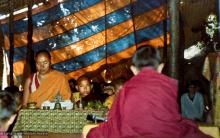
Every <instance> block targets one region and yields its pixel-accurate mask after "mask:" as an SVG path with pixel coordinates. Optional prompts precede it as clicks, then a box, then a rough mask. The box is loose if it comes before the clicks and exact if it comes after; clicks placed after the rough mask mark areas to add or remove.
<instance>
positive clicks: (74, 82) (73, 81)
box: [68, 79, 76, 85]
mask: <svg viewBox="0 0 220 138" xmlns="http://www.w3.org/2000/svg"><path fill="white" fill-rule="evenodd" d="M68 82H69V83H73V84H74V85H76V80H75V79H69V81H68Z"/></svg>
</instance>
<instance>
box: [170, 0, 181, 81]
mask: <svg viewBox="0 0 220 138" xmlns="http://www.w3.org/2000/svg"><path fill="white" fill-rule="evenodd" d="M168 9H169V15H170V20H171V22H170V35H171V38H170V39H171V40H170V47H169V49H168V56H169V57H168V58H169V75H170V76H171V77H173V78H177V76H178V73H177V69H178V67H177V64H178V63H177V60H178V58H177V56H178V49H179V0H168Z"/></svg>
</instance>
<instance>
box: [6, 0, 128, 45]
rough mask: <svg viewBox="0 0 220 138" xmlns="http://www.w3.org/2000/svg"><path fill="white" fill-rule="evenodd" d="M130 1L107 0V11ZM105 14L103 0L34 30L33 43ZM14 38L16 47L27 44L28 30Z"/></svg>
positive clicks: (7, 41) (118, 7)
mask: <svg viewBox="0 0 220 138" xmlns="http://www.w3.org/2000/svg"><path fill="white" fill-rule="evenodd" d="M129 3H130V0H123V1H118V0H112V1H111V2H110V1H107V3H106V5H107V7H106V9H107V11H106V13H107V14H109V13H111V12H113V11H115V10H118V9H120V8H122V7H124V6H126V5H128V4H129ZM112 5H114V6H112ZM104 15H105V3H104V1H103V2H100V3H98V4H96V5H94V6H91V7H89V8H87V9H85V10H81V11H79V12H77V13H74V14H72V15H69V16H67V17H64V18H62V19H60V20H59V21H57V22H54V23H51V24H48V25H45V26H42V27H39V28H37V29H35V30H33V37H32V38H33V43H35V42H39V41H41V40H44V39H47V38H50V37H53V36H55V35H58V34H62V33H64V32H65V31H66V30H70V29H73V28H76V27H79V26H81V25H84V24H87V23H88V22H91V21H93V20H96V19H98V18H100V17H103V16H104ZM14 38H15V39H14V40H15V41H14V44H15V48H16V47H21V46H24V45H27V32H24V33H20V34H15V35H14ZM5 48H6V49H9V38H8V36H5Z"/></svg>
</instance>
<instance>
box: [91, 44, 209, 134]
mask: <svg viewBox="0 0 220 138" xmlns="http://www.w3.org/2000/svg"><path fill="white" fill-rule="evenodd" d="M159 63H160V55H159V51H158V50H157V49H155V48H153V47H151V46H143V47H140V48H139V49H138V50H137V51H136V53H135V54H134V56H133V58H132V66H131V70H132V72H133V73H134V75H135V76H134V77H132V78H131V79H130V80H129V81H127V82H126V83H125V85H124V86H123V88H122V90H121V91H120V93H119V96H118V97H117V98H116V100H115V102H114V103H113V106H112V108H111V110H110V111H109V114H108V121H107V122H103V123H101V124H100V125H99V126H98V127H95V128H92V129H91V130H90V131H89V132H88V135H87V138H209V136H207V135H205V134H203V133H202V132H201V131H200V130H199V129H198V127H197V125H196V124H194V123H193V122H192V121H190V120H187V119H184V118H182V117H181V114H180V113H179V107H178V104H177V91H178V87H177V80H175V79H172V78H170V77H168V76H165V75H163V74H161V73H159V72H158V71H157V68H158V67H159Z"/></svg>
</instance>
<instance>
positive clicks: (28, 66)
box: [22, 0, 34, 85]
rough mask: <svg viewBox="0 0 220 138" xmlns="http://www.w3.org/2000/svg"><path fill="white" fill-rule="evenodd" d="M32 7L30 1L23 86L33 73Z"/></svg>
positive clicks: (30, 1)
mask: <svg viewBox="0 0 220 138" xmlns="http://www.w3.org/2000/svg"><path fill="white" fill-rule="evenodd" d="M32 6H33V2H32V0H29V1H28V34H27V40H28V43H27V53H26V63H25V65H24V66H25V68H24V73H23V80H22V84H23V85H24V83H25V81H26V79H27V78H28V77H29V76H30V74H31V73H32V71H33V67H32V66H33V65H34V63H33V54H34V53H33V50H32V44H33V40H32V36H33V23H32Z"/></svg>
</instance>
